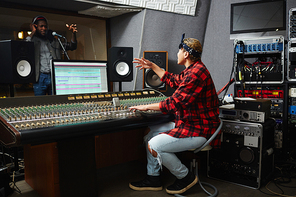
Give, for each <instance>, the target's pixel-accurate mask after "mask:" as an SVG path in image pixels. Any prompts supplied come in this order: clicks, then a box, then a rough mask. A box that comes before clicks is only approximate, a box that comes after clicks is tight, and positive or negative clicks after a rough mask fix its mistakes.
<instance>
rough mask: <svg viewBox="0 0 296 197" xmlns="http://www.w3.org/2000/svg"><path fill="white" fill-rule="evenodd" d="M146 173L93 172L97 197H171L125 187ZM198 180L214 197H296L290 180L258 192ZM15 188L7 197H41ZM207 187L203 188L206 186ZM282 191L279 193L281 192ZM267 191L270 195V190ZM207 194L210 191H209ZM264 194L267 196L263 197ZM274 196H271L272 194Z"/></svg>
mask: <svg viewBox="0 0 296 197" xmlns="http://www.w3.org/2000/svg"><path fill="white" fill-rule="evenodd" d="M145 174H146V164H144V163H143V162H139V161H133V162H129V163H125V164H121V165H116V166H110V167H106V168H102V169H99V170H97V180H98V191H99V194H98V196H102V197H113V196H116V197H119V196H120V197H137V196H141V197H146V196H147V197H148V196H149V197H151V196H153V197H161V196H172V195H169V194H167V193H166V192H165V189H164V190H162V191H133V190H131V189H130V188H129V187H128V184H129V182H131V181H138V180H140V179H142V178H143V177H144V176H145ZM199 174H200V180H201V181H202V182H208V183H210V184H212V185H215V186H216V187H217V189H218V196H221V197H223V196H227V197H228V196H230V197H234V196H235V197H236V196H240V197H250V196H252V197H259V196H260V197H261V196H272V195H273V194H272V193H271V192H275V193H277V194H281V195H282V196H283V195H286V196H295V195H296V180H295V179H292V180H291V182H290V183H288V184H285V185H282V186H279V187H277V186H276V185H275V184H274V183H273V182H270V183H269V184H268V185H267V186H265V185H264V186H262V187H261V188H260V189H252V188H248V187H245V186H241V185H237V184H234V183H229V182H225V181H220V180H214V179H210V178H207V177H206V175H205V173H204V172H200V173H199ZM174 180H175V178H174V177H173V176H172V175H171V174H170V173H169V172H168V171H167V170H164V171H163V175H162V181H163V185H164V187H167V186H168V185H170V184H172V183H173V182H174ZM16 186H17V187H18V189H19V190H20V191H21V193H18V192H17V191H14V193H13V194H12V195H10V197H41V196H39V195H38V194H37V192H36V191H34V190H33V189H32V188H31V187H30V186H29V185H28V184H27V183H26V182H25V181H24V180H21V181H19V182H17V183H16ZM206 188H207V187H206ZM280 189H282V190H283V191H281V190H280ZM269 190H270V191H271V192H270V191H269ZM209 191H211V190H210V189H209ZM265 193H267V194H265ZM182 195H183V196H187V197H193V196H199V197H203V196H208V195H207V194H206V193H205V192H204V191H203V190H202V189H201V188H200V186H199V185H198V184H197V185H195V186H194V187H193V188H191V189H190V190H188V191H187V192H185V193H184V194H182ZM273 196H274V195H273Z"/></svg>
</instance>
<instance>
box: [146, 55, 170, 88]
mask: <svg viewBox="0 0 296 197" xmlns="http://www.w3.org/2000/svg"><path fill="white" fill-rule="evenodd" d="M143 56H144V58H145V59H148V60H149V61H151V62H153V63H155V64H156V65H158V66H159V67H160V68H162V69H163V70H164V71H167V70H168V52H167V51H144V55H143ZM143 76H144V77H143V88H144V89H145V88H153V89H158V90H160V91H166V90H167V87H166V85H165V84H164V83H163V82H162V81H161V80H160V78H159V77H158V75H157V74H156V73H155V72H154V71H153V70H151V69H144V71H143Z"/></svg>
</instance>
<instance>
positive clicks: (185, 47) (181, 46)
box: [179, 33, 201, 57]
mask: <svg viewBox="0 0 296 197" xmlns="http://www.w3.org/2000/svg"><path fill="white" fill-rule="evenodd" d="M184 37H185V33H184V34H183V35H182V39H181V43H180V44H179V49H181V48H183V49H185V50H186V51H187V52H188V53H189V54H190V55H193V56H194V57H200V55H201V53H200V52H198V51H196V50H194V49H193V48H191V47H189V46H188V45H187V44H185V43H184Z"/></svg>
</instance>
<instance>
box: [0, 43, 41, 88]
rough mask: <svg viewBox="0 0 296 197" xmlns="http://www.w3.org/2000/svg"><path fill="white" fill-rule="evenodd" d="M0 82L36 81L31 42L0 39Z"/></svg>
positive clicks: (19, 82) (33, 50)
mask: <svg viewBox="0 0 296 197" xmlns="http://www.w3.org/2000/svg"><path fill="white" fill-rule="evenodd" d="M0 62H1V63H0V69H1V71H0V83H4V84H24V83H34V82H36V79H35V78H36V77H35V49H34V43H33V42H26V41H18V40H4V41H0Z"/></svg>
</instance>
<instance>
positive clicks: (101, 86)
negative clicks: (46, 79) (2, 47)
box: [51, 60, 108, 95]
mask: <svg viewBox="0 0 296 197" xmlns="http://www.w3.org/2000/svg"><path fill="white" fill-rule="evenodd" d="M51 72H52V75H51V76H52V86H53V88H52V90H53V94H54V95H68V94H91V93H100V92H108V78H107V61H72V60H69V61H67V60H53V61H52V69H51Z"/></svg>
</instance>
